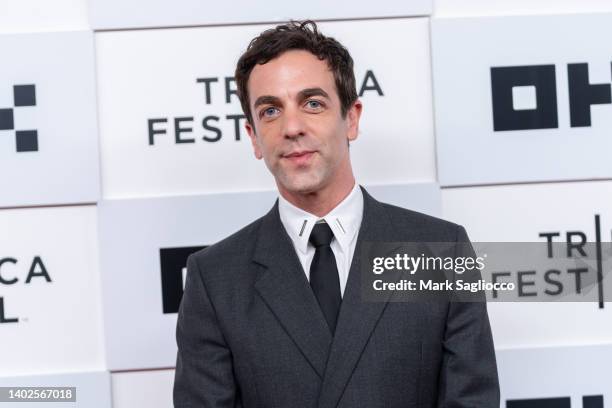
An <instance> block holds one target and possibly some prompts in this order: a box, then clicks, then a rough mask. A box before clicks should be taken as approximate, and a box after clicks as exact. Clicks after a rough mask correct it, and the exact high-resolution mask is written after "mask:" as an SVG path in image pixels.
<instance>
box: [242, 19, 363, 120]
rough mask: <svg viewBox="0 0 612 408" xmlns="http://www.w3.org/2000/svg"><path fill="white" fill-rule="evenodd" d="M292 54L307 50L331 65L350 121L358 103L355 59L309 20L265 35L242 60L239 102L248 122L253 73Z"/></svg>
mask: <svg viewBox="0 0 612 408" xmlns="http://www.w3.org/2000/svg"><path fill="white" fill-rule="evenodd" d="M289 50H306V51H309V52H310V53H312V54H313V55H315V56H316V57H317V58H319V59H320V60H322V61H326V62H327V65H328V66H329V68H330V70H331V71H332V73H333V75H334V80H335V83H336V90H337V92H338V97H339V98H340V107H341V111H342V117H346V113H347V112H348V110H349V108H350V106H351V105H352V104H353V102H355V101H356V100H357V88H356V86H355V73H354V72H353V58H351V55H350V54H349V52H348V50H347V49H346V48H345V47H344V46H343V45H342V44H340V43H339V42H338V41H336V40H335V39H333V38H331V37H326V36H324V35H323V34H321V33H320V32H319V31H318V29H317V24H316V23H315V22H314V21H311V20H305V21H302V22H299V21H291V22H289V23H287V24H281V25H278V26H276V27H275V28H271V29H269V30H266V31H264V32H262V33H261V34H259V36H257V37H255V38H254V39H253V40H251V42H250V44H249V46H248V47H247V50H246V51H245V52H244V54H242V56H241V57H240V59H239V60H238V63H237V65H236V73H235V78H236V84H237V87H238V89H237V91H238V98H239V99H240V104H241V105H242V110H243V111H244V114H245V115H246V118H247V120H248V121H249V122H250V123H253V120H252V119H253V118H252V114H251V108H250V105H249V102H250V101H249V91H248V87H247V85H248V82H249V76H250V75H251V71H252V70H253V68H254V67H255V65H256V64H265V63H266V62H268V61H270V60H272V59H274V58H276V57H278V56H279V55H281V54H282V53H284V52H285V51H289Z"/></svg>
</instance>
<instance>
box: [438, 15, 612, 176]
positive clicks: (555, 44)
mask: <svg viewBox="0 0 612 408" xmlns="http://www.w3.org/2000/svg"><path fill="white" fill-rule="evenodd" d="M611 35H612V14H593V15H562V16H530V17H525V16H521V17H487V18H463V19H451V18H448V19H434V20H432V56H433V68H434V69H433V72H434V76H433V77H434V88H435V109H436V148H437V159H438V173H439V182H440V184H441V185H442V186H457V185H475V184H496V183H514V182H540V181H562V180H581V179H600V178H612V161H610V160H609V157H608V154H607V152H609V151H611V150H612V138H611V137H610V131H611V130H612V114H611V113H612V98H611V82H612V71H611V69H610V63H611V58H610V53H609V44H608V41H607V38H609V37H610V36H611ZM583 76H584V77H583ZM527 88H529V89H527ZM511 89H512V93H511V92H510V90H511ZM515 90H516V91H529V92H516V95H515V92H514V91H515ZM572 90H573V91H572ZM513 95H515V96H513ZM521 95H523V97H521ZM570 112H573V113H572V114H570Z"/></svg>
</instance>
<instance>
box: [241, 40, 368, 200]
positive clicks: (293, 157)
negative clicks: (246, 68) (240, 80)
mask: <svg viewBox="0 0 612 408" xmlns="http://www.w3.org/2000/svg"><path fill="white" fill-rule="evenodd" d="M248 91H249V99H250V107H251V112H252V123H247V125H246V129H247V133H248V134H249V136H250V138H251V142H252V143H253V149H254V152H255V157H257V158H258V159H261V158H263V159H264V161H265V163H266V166H267V167H268V169H269V170H270V172H271V173H272V174H273V175H274V178H275V179H276V183H277V185H278V188H279V190H280V191H281V192H283V191H286V192H289V193H294V194H295V193H298V194H299V193H311V192H316V191H320V190H322V189H323V188H326V187H330V186H331V187H332V188H333V187H334V186H337V185H340V183H343V182H346V180H345V179H346V172H347V169H348V171H349V174H350V177H351V179H352V172H350V159H349V149H348V142H347V141H349V140H354V139H356V138H357V133H358V126H359V117H360V114H361V103H360V102H359V101H357V102H355V103H354V104H353V106H351V107H350V109H349V111H348V113H347V115H346V118H343V117H342V114H341V107H340V99H339V97H338V93H337V91H336V85H335V82H334V76H333V73H332V72H331V71H330V69H329V67H328V65H327V62H325V61H321V60H319V59H318V58H317V57H315V56H314V55H313V54H311V53H310V52H308V51H304V50H291V51H287V52H285V53H283V54H281V55H280V56H279V57H277V58H275V59H273V60H271V61H269V62H268V63H266V64H263V65H256V66H255V67H254V68H253V70H252V71H251V75H250V77H249V82H248Z"/></svg>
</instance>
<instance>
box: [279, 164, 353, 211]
mask: <svg viewBox="0 0 612 408" xmlns="http://www.w3.org/2000/svg"><path fill="white" fill-rule="evenodd" d="M353 187H355V178H354V177H353V175H352V174H351V177H350V179H347V180H346V181H345V182H343V183H341V184H338V183H336V184H330V185H328V186H326V187H324V188H322V189H320V190H317V191H313V192H308V193H301V192H290V191H287V190H284V189H281V188H279V193H280V194H281V195H282V196H283V198H284V199H285V200H287V201H289V202H290V203H291V204H293V205H295V206H296V207H298V208H300V209H302V210H304V211H306V212H308V213H310V214H314V215H316V216H317V217H323V216H325V215H327V214H329V212H330V211H331V210H333V209H334V208H335V207H336V206H337V205H338V204H340V203H341V202H342V200H344V199H345V198H346V197H347V196H348V195H349V194H350V192H351V191H352V190H353Z"/></svg>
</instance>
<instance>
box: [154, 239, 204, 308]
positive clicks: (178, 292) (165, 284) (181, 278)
mask: <svg viewBox="0 0 612 408" xmlns="http://www.w3.org/2000/svg"><path fill="white" fill-rule="evenodd" d="M202 248H206V247H205V246H192V247H181V248H161V249H160V250H159V261H160V265H161V279H162V304H163V309H164V313H177V312H178V309H179V305H180V304H181V298H182V297H183V287H184V285H185V277H186V276H187V258H188V257H189V255H191V254H193V253H194V252H196V251H199V250H200V249H202Z"/></svg>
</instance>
